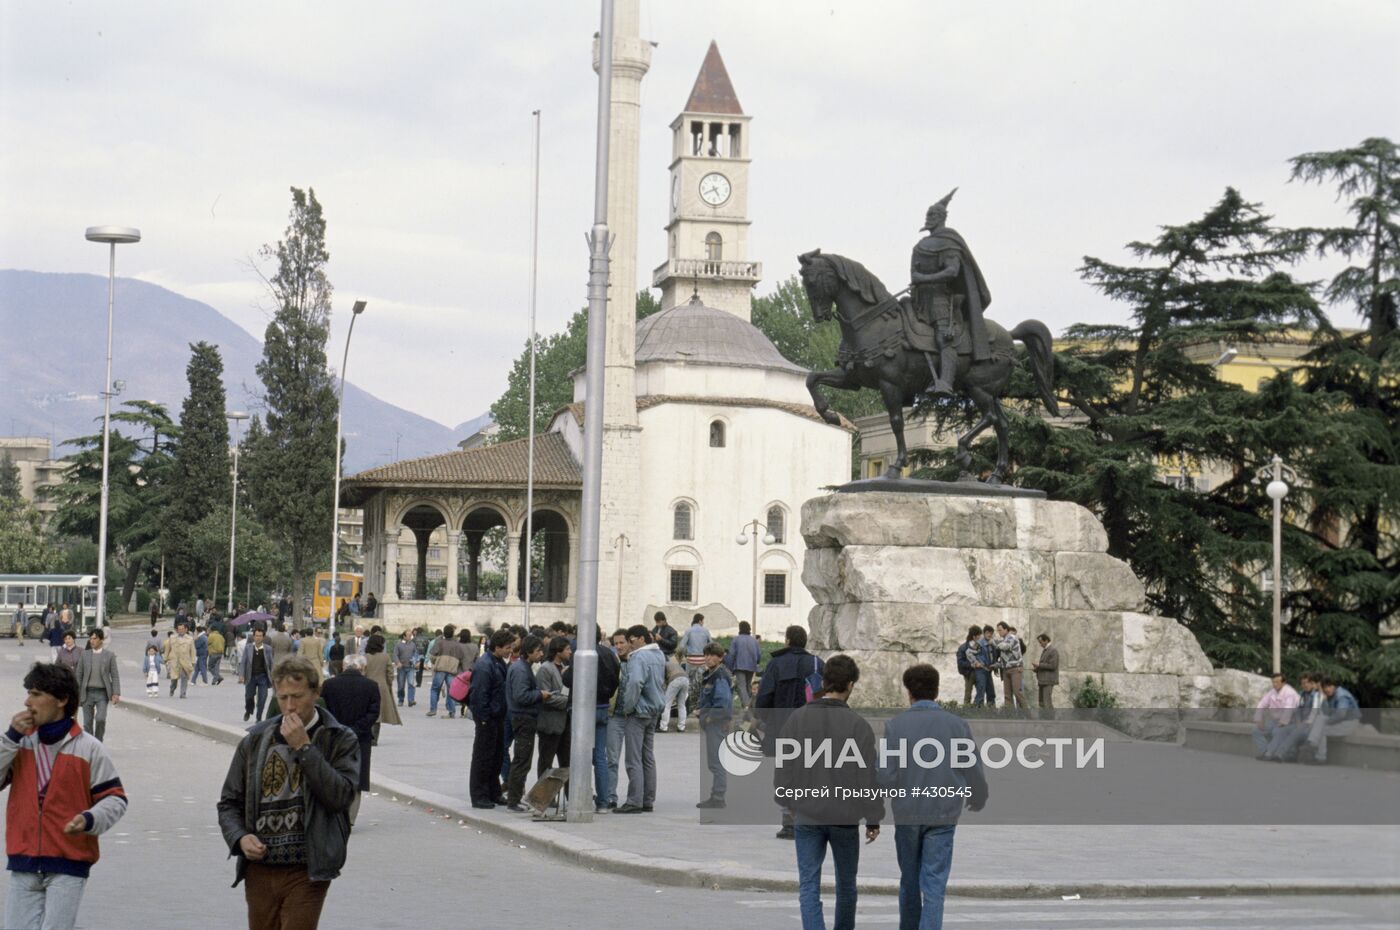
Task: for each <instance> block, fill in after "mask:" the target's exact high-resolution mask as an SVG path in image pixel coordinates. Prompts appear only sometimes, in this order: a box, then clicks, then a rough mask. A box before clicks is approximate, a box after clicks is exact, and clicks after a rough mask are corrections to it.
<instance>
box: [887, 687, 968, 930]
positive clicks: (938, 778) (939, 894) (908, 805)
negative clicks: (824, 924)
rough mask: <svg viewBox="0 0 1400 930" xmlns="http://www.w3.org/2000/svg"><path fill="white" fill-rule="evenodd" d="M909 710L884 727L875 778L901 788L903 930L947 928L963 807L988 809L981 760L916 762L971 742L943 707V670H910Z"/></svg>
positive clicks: (895, 804) (896, 796)
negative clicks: (931, 750)
mask: <svg viewBox="0 0 1400 930" xmlns="http://www.w3.org/2000/svg"><path fill="white" fill-rule="evenodd" d="M904 691H905V693H906V694H907V695H908V698H909V709H908V710H906V711H904V712H903V713H902V714H900V715H899V716H897V717H895V718H894V719H893V720H891V721H890V722H889V723H887V724H885V737H884V744H883V745H884V747H885V751H886V753H887V755H885V756H884V757H883V758H882V759H881V760H880V767H879V771H878V773H877V775H876V779H877V780H878V782H879V783H880V785H881V786H882V787H885V788H892V789H895V790H894V793H893V794H892V795H891V798H892V799H891V801H890V808H891V810H892V812H893V814H894V821H895V827H894V850H895V855H896V856H897V857H898V859H899V926H900V928H901V930H942V928H943V898H944V895H945V893H946V891H947V888H948V873H949V872H950V871H952V868H953V831H954V830H956V829H957V825H958V816H959V815H960V814H961V813H962V808H963V805H964V804H966V805H967V807H968V808H969V809H971V810H974V811H980V810H981V809H982V806H983V805H984V804H986V803H987V780H986V777H985V776H984V774H983V772H982V760H981V758H980V757H977V756H976V755H975V753H976V750H975V748H974V750H973V752H974V757H973V764H972V765H971V766H969V767H963V768H953V767H952V763H951V761H950V755H949V754H948V753H944V754H942V755H938V754H935V755H934V756H933V758H936V759H937V760H938V765H936V766H926V765H920V764H916V763H915V762H914V761H913V759H914V756H913V753H914V752H915V751H916V750H915V748H914V747H915V746H918V745H919V744H920V743H921V742H922V741H929V742H926V743H924V745H937V746H943V747H948V746H952V745H953V743H952V742H951V740H954V739H963V740H967V744H968V745H971V744H972V730H971V729H970V728H969V727H968V725H967V722H966V721H965V720H963V719H962V718H961V717H958V716H955V715H953V714H950V713H948V712H947V711H946V710H944V709H943V708H942V707H940V706H939V705H938V700H937V698H938V670H937V669H936V668H934V667H933V666H932V665H913V666H910V667H909V668H907V669H905V671H904Z"/></svg>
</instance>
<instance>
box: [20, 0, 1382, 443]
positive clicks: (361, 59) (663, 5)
mask: <svg viewBox="0 0 1400 930" xmlns="http://www.w3.org/2000/svg"><path fill="white" fill-rule="evenodd" d="M642 23H643V37H644V38H649V39H651V40H652V41H654V42H655V43H657V47H656V48H655V50H654V52H653V58H652V67H651V72H650V74H649V75H648V76H647V78H646V79H645V80H644V81H643V84H642V96H643V113H642V121H643V139H642V152H641V188H640V215H641V222H640V230H639V250H638V268H639V275H638V276H639V281H638V284H639V285H640V284H645V283H649V282H648V281H647V279H648V278H649V275H650V269H651V268H653V267H655V266H656V265H658V264H659V263H660V262H661V261H663V260H664V258H665V241H664V233H663V231H662V226H663V224H664V223H665V221H666V208H667V203H666V197H667V183H668V176H667V162H668V160H669V155H670V140H669V130H668V129H667V126H668V124H669V123H670V121H671V120H672V118H673V117H674V116H675V115H676V114H677V113H678V112H679V110H680V108H681V107H682V105H683V104H684V103H685V99H686V96H687V94H688V92H689V89H690V86H691V83H692V82H693V81H694V79H695V75H696V72H697V71H698V69H699V67H700V63H701V60H702V58H703V56H704V52H705V48H706V46H707V44H708V43H709V41H710V40H711V39H712V38H713V39H716V40H717V41H718V42H719V47H720V51H721V53H722V54H723V56H724V59H725V62H726V64H727V66H728V69H729V73H730V76H731V78H732V80H733V83H734V87H735V89H736V91H737V93H738V96H739V100H740V102H741V103H742V105H743V107H744V110H745V112H746V113H749V114H751V115H752V116H753V125H752V130H751V139H752V155H753V166H752V169H751V177H752V193H751V198H750V213H751V219H752V220H753V226H752V227H751V231H750V240H749V241H750V247H751V254H750V256H749V257H750V258H751V259H758V260H760V261H762V262H763V263H764V275H765V280H764V281H762V282H760V284H759V285H758V293H766V292H768V291H770V290H771V289H772V288H773V287H774V286H775V285H776V284H777V282H778V281H780V280H781V279H783V278H786V277H787V276H788V275H790V274H792V273H794V271H795V270H796V258H795V256H796V255H797V254H798V253H799V252H803V251H806V250H808V249H811V248H813V247H816V246H820V247H822V248H823V249H825V250H827V251H833V252H841V253H843V254H846V255H849V256H851V257H853V258H857V259H859V260H861V261H862V262H864V263H865V264H866V265H868V266H869V267H871V269H872V270H874V271H875V272H876V273H877V274H879V275H880V276H881V277H882V278H883V279H884V280H885V282H886V284H888V285H890V287H891V289H892V290H897V289H899V288H901V287H903V286H904V284H906V283H907V277H905V276H906V275H907V268H908V254H909V248H910V246H911V245H912V244H913V243H914V241H915V240H916V239H917V237H918V229H919V227H920V225H922V219H923V214H924V209H925V208H926V207H927V206H928V204H929V203H931V202H932V201H933V200H936V199H938V198H939V197H941V196H942V195H943V194H945V193H946V192H947V191H948V190H949V189H950V188H952V187H954V186H955V185H956V186H958V187H960V191H959V193H958V195H957V197H956V198H955V200H954V201H953V204H952V209H951V216H950V225H952V226H954V227H955V228H957V229H958V230H960V231H961V232H962V233H963V235H964V236H965V237H966V238H967V240H968V242H969V245H970V246H971V247H972V249H973V251H974V253H975V254H976V255H977V257H978V260H979V262H980V264H981V266H982V269H983V272H984V273H985V275H986V277H987V280H988V283H989V286H990V289H991V291H992V294H993V298H994V299H993V303H992V306H991V309H990V314H991V315H992V316H993V317H995V318H997V319H998V320H1000V321H1002V322H1006V323H1012V324H1014V323H1015V322H1018V321H1020V320H1022V319H1025V318H1027V317H1038V318H1040V319H1043V320H1045V321H1046V322H1047V323H1049V324H1050V325H1051V327H1052V328H1053V329H1055V330H1056V331H1057V332H1058V331H1060V330H1061V329H1063V327H1065V326H1066V325H1068V324H1070V323H1072V322H1076V321H1080V320H1108V319H1118V318H1121V316H1122V310H1121V309H1120V308H1119V307H1116V306H1114V305H1112V304H1110V303H1108V302H1106V301H1104V300H1103V299H1102V298H1100V297H1099V296H1097V295H1096V294H1094V293H1093V292H1092V291H1091V290H1090V289H1089V288H1088V287H1086V286H1085V285H1084V284H1083V283H1082V282H1081V281H1080V280H1079V277H1078V275H1077V273H1076V270H1075V269H1076V268H1077V267H1078V265H1079V263H1080V260H1081V257H1082V256H1084V255H1096V256H1099V257H1103V258H1107V259H1114V260H1116V259H1121V258H1123V257H1124V253H1123V252H1122V245H1123V244H1124V243H1125V242H1127V241H1129V240H1131V239H1146V238H1151V237H1152V236H1153V235H1154V231H1155V229H1156V227H1157V226H1158V225H1159V224H1163V223H1176V222H1184V221H1187V220H1191V219H1194V218H1196V217H1198V216H1199V215H1200V214H1201V213H1202V212H1204V210H1205V209H1206V208H1207V207H1208V206H1210V205H1211V204H1212V203H1214V202H1215V200H1216V199H1218V198H1219V196H1220V194H1221V193H1222V191H1223V190H1224V188H1225V186H1226V185H1234V186H1236V187H1238V188H1239V189H1240V190H1241V191H1242V192H1243V193H1244V195H1245V196H1246V197H1247V198H1249V199H1251V200H1256V201H1262V202H1263V204H1264V206H1265V208H1266V209H1267V210H1268V211H1269V212H1272V213H1273V214H1275V216H1276V217H1277V218H1278V221H1279V222H1281V223H1287V224H1303V223H1333V222H1337V221H1340V220H1341V219H1342V215H1341V210H1340V208H1339V207H1338V206H1337V205H1336V204H1335V203H1334V202H1333V196H1332V192H1331V191H1329V190H1322V189H1319V188H1316V187H1304V186H1301V185H1298V184H1292V185H1290V184H1288V183H1286V182H1287V176H1288V168H1287V164H1286V160H1287V159H1288V158H1289V157H1290V156H1292V155H1296V154H1299V153H1301V152H1305V151H1314V150H1322V149H1333V148H1340V147H1344V146H1349V145H1354V144H1356V143H1358V142H1360V141H1361V140H1362V139H1364V138H1366V137H1368V136H1374V135H1384V136H1389V137H1391V138H1397V137H1398V136H1400V125H1397V121H1400V69H1397V66H1396V55H1397V51H1396V50H1397V48H1400V4H1395V3H1393V2H1389V0H1375V2H1344V3H1329V4H1319V3H1316V2H1311V0H1309V2H1297V3H1291V2H1277V0H1275V2H1252V3H1251V2H1234V3H1219V2H1201V3H1188V2H1171V3H1165V2H1162V3H1155V4H1148V3H1121V2H1112V3H1088V2H1079V3H1068V2H1060V3H1046V2H1022V3H1012V2H999V3H995V4H952V3H947V2H926V0H924V2H887V0H825V2H822V3H816V2H812V0H806V2H778V0H762V2H756V0H707V2H705V3H694V2H682V0H642ZM597 28H598V4H597V3H595V2H589V0H549V2H546V0H514V2H511V3H508V4H507V3H487V2H473V3H448V2H418V3H413V2H395V3H392V4H389V3H382V2H375V3H369V2H342V0H337V2H319V3H310V2H306V3H286V2H285V0H278V2H261V0H242V2H239V3H188V2H171V3H151V2H126V3H120V4H115V3H96V2H87V0H74V2H69V3H66V4H58V3H41V2H19V0H13V2H0V267H6V268H23V269H32V270H39V271H64V272H90V273H94V274H105V273H106V253H105V249H103V248H102V247H99V246H96V245H92V244H90V243H87V242H86V241H84V239H83V235H82V233H83V229H84V227H86V226H89V225H95V224H107V223H112V224H121V225H133V226H138V227H140V228H141V230H142V233H143V235H144V239H143V241H142V242H141V243H140V244H139V245H135V246H125V247H123V248H121V249H120V250H119V251H118V273H119V274H121V275H127V276H134V277H137V278H140V279H142V280H145V281H150V282H153V283H156V284H160V285H163V286H165V287H169V288H171V289H172V290H175V291H178V292H180V293H182V294H185V295H187V296H190V297H194V298H196V299H199V300H203V301H206V302H208V303H210V304H212V305H213V306H215V307H217V308H218V309H219V310H220V311H222V312H223V313H225V314H227V315H228V316H229V317H231V318H233V319H234V320H236V321H237V322H239V323H240V324H242V325H243V326H245V327H246V328H248V329H249V330H250V331H252V332H253V333H255V334H256V335H257V336H259V338H261V336H262V330H263V328H264V326H265V322H266V317H265V308H266V306H267V301H266V298H265V296H264V294H263V291H262V289H261V286H260V284H259V281H258V278H257V276H256V275H255V274H254V273H253V271H252V270H251V268H250V267H249V261H250V259H251V258H252V256H253V254H254V253H255V252H256V250H257V248H258V246H259V245H260V244H262V243H265V242H273V241H275V240H276V239H278V238H279V237H280V236H281V235H282V232H283V230H284V228H285V226H286V219H287V211H288V208H289V206H290V198H289V195H288V190H287V189H288V187H289V186H291V185H296V186H298V187H306V186H311V187H314V188H315V189H316V192H317V195H318V197H319V198H320V200H321V202H322V204H323V206H324V209H325V214H326V217H327V220H328V224H329V231H328V244H329V248H330V252H331V264H330V268H329V272H330V276H331V280H332V281H333V283H334V285H335V288H336V300H335V307H336V311H337V313H336V320H335V332H334V334H333V337H332V349H331V353H330V354H331V355H332V357H333V359H334V360H335V361H338V360H339V356H340V350H341V344H342V341H343V338H344V325H345V318H346V317H347V316H348V308H349V306H350V304H351V302H352V301H354V300H356V299H365V300H368V301H369V311H368V313H367V314H366V315H365V317H364V318H363V319H362V321H361V322H360V324H359V325H358V326H357V327H356V329H357V335H356V337H355V345H354V347H353V350H352V353H351V360H350V379H351V380H352V381H355V382H356V383H358V384H360V385H361V386H363V387H365V388H367V389H369V390H371V391H373V392H374V393H376V394H378V395H379V396H381V397H382V398H384V399H386V400H389V401H391V402H393V403H397V404H399V405H401V406H404V407H407V408H410V409H412V410H415V411H417V412H419V413H422V414H424V415H426V416H429V417H432V418H434V419H437V420H439V421H441V422H443V423H446V424H449V425H452V424H455V423H457V422H459V421H461V420H464V419H467V418H469V417H472V416H475V415H476V414H478V413H480V412H482V411H483V410H485V409H486V408H487V407H488V406H489V405H490V403H491V402H492V401H493V400H494V399H495V398H496V397H497V396H498V395H499V394H500V392H501V390H502V389H503V387H504V383H505V376H506V372H507V371H508V369H509V366H510V362H511V359H512V358H514V356H515V355H516V354H517V353H518V352H519V351H520V349H521V347H522V346H523V344H524V340H525V333H526V306H527V296H528V284H529V280H528V268H529V202H530V184H529V182H530V171H529V165H530V134H531V119H530V111H531V110H534V109H536V108H538V109H541V110H542V111H543V121H544V122H543V158H542V180H541V187H542V195H541V199H542V210H541V234H540V277H539V327H540V330H541V331H542V332H550V331H553V330H554V329H557V328H558V327H559V326H560V325H561V324H562V322H563V321H564V320H565V319H567V317H568V316H569V314H571V313H572V312H573V311H574V310H576V309H578V308H579V307H581V306H582V305H583V304H584V303H585V299H586V293H585V285H586V280H587V260H588V256H587V249H586V246H585V243H584V234H585V233H586V231H587V229H588V227H589V225H590V223H591V220H592V182H593V153H594V137H593V130H594V121H595V118H596V113H595V103H596V92H597V90H596V88H597V85H596V78H595V76H594V75H593V72H592V69H591V67H590V55H591V37H592V35H593V34H594V32H596V31H597ZM100 311H101V308H94V325H101V321H100V319H99V317H100V315H101V313H100ZM1337 321H1338V322H1340V323H1343V324H1346V323H1350V322H1353V321H1354V317H1352V316H1350V315H1349V314H1345V313H1343V314H1338V315H1337ZM185 362H186V359H183V358H181V359H171V364H173V365H180V366H183V365H184V364H185Z"/></svg>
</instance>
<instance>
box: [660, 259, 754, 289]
mask: <svg viewBox="0 0 1400 930" xmlns="http://www.w3.org/2000/svg"><path fill="white" fill-rule="evenodd" d="M671 277H674V278H734V279H736V280H740V281H757V280H759V279H760V278H762V277H763V263H762V262H731V261H710V260H709V259H704V258H676V259H667V260H666V261H664V262H662V263H661V264H660V265H658V266H657V267H656V270H655V271H653V272H652V273H651V283H652V286H653V287H655V286H657V285H659V284H660V283H661V282H662V281H664V280H666V279H667V278H671Z"/></svg>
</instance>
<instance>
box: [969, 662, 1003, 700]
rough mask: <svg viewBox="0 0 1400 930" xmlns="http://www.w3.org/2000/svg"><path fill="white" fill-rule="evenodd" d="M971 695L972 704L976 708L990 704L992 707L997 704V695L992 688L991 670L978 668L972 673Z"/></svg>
mask: <svg viewBox="0 0 1400 930" xmlns="http://www.w3.org/2000/svg"><path fill="white" fill-rule="evenodd" d="M972 684H973V695H972V703H973V704H974V705H976V706H978V707H981V706H982V704H984V703H987V702H990V703H991V705H992V706H993V707H995V706H996V703H997V693H996V690H995V689H994V688H993V687H992V672H991V669H986V668H979V669H976V670H974V671H973V673H972Z"/></svg>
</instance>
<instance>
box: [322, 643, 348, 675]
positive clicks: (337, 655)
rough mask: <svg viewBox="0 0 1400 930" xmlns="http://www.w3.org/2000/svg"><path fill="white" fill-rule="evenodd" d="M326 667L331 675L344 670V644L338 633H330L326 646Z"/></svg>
mask: <svg viewBox="0 0 1400 930" xmlns="http://www.w3.org/2000/svg"><path fill="white" fill-rule="evenodd" d="M326 667H327V668H329V669H330V672H331V674H332V675H339V674H340V673H341V672H343V671H344V670H345V644H344V643H342V642H341V641H340V634H339V633H332V634H331V642H330V645H328V646H327V647H326Z"/></svg>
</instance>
